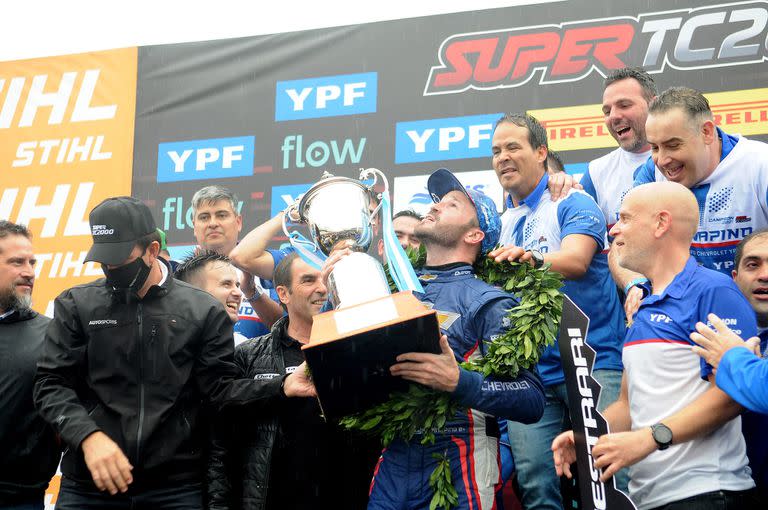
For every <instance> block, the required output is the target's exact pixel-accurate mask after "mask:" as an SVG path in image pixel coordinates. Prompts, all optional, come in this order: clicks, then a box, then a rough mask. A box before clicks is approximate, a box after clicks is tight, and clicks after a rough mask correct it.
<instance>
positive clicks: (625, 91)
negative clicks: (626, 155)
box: [603, 78, 648, 152]
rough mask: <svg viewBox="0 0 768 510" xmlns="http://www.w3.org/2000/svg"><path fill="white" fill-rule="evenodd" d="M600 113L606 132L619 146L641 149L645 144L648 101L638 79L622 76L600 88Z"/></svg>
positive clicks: (634, 150) (632, 150)
mask: <svg viewBox="0 0 768 510" xmlns="http://www.w3.org/2000/svg"><path fill="white" fill-rule="evenodd" d="M603 116H604V117H605V126H606V127H607V128H608V132H609V133H610V134H611V136H612V137H613V138H614V139H615V140H616V141H617V142H618V143H619V145H620V146H621V148H622V149H624V150H625V151H629V152H642V151H643V150H644V149H645V148H646V145H647V144H648V142H647V140H646V135H645V121H646V119H647V118H648V101H647V100H646V99H645V97H644V96H643V88H642V86H641V85H640V83H638V82H637V80H635V79H633V78H625V79H623V80H619V81H616V82H613V83H611V84H610V85H608V86H607V87H606V88H605V91H603Z"/></svg>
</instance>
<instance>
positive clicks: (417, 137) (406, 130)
mask: <svg viewBox="0 0 768 510" xmlns="http://www.w3.org/2000/svg"><path fill="white" fill-rule="evenodd" d="M501 116H502V114H501V113H491V114H487V115H469V116H466V117H450V118H444V119H430V120H417V121H412V122H398V123H397V126H396V128H395V163H397V164H402V163H415V162H423V161H443V160H448V159H467V158H488V159H489V160H490V158H491V136H492V135H493V125H494V123H495V122H496V121H497V120H499V118H501Z"/></svg>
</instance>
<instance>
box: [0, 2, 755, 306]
mask: <svg viewBox="0 0 768 510" xmlns="http://www.w3.org/2000/svg"><path fill="white" fill-rule="evenodd" d="M648 5H649V4H648V3H647V2H641V3H638V2H631V1H629V0H616V1H613V2H592V1H588V0H573V1H568V2H563V3H558V4H544V5H528V6H522V7H510V8H503V9H494V10H486V11H476V12H470V13H459V14H451V15H441V16H434V17H423V18H414V19H406V20H398V21H391V22H381V23H373V24H366V25H356V26H347V27H340V28H332V29H323V30H314V31H305V32H296V33H286V34H276V35H271V36H259V37H250V38H240V39H231V40H223V41H215V42H202V43H188V44H174V45H162V46H146V47H140V48H133V49H125V50H117V51H109V52H99V53H93V54H84V55H75V56H66V57H57V58H50V59H37V60H30V61H16V62H5V63H0V169H2V176H0V182H2V194H1V195H0V217H3V218H10V219H11V220H13V221H19V222H24V223H29V224H30V226H31V227H32V229H33V231H34V232H35V236H36V246H35V247H36V251H37V253H38V259H39V263H38V282H37V285H36V289H35V300H36V305H35V306H36V307H37V309H39V310H41V311H48V312H50V309H49V308H50V307H49V303H50V300H51V299H52V298H53V297H54V296H55V295H56V294H58V293H59V292H60V291H61V290H63V289H64V288H66V287H68V286H71V285H73V284H77V283H81V282H84V281H87V280H88V279H90V278H95V277H96V276H99V274H100V271H99V268H98V267H93V266H92V265H85V266H83V265H81V263H80V261H81V260H82V258H83V256H84V252H85V250H86V249H87V247H88V246H89V244H90V241H89V238H88V224H87V213H88V211H89V210H90V209H91V208H92V207H93V206H94V205H95V204H96V203H98V202H99V201H100V200H101V199H103V198H104V197H107V196H110V195H118V194H127V193H132V194H133V195H134V196H136V197H138V198H140V199H142V200H144V201H146V203H147V204H148V205H149V206H150V207H151V209H152V211H153V214H154V215H155V218H156V220H157V222H158V225H159V226H160V227H161V228H163V229H164V230H166V231H167V233H168V240H169V243H170V244H171V246H172V253H174V254H178V253H182V252H183V251H185V250H186V249H187V248H188V247H189V246H190V245H193V244H194V236H193V233H192V218H191V210H190V207H191V198H192V195H193V194H194V192H195V191H196V190H197V189H199V188H201V187H202V186H205V185H208V184H211V183H217V184H221V185H224V186H227V187H229V188H231V189H233V190H235V191H236V192H237V194H238V195H239V200H240V204H239V207H240V211H241V212H242V214H243V217H244V227H245V229H246V230H248V229H251V228H253V227H255V226H256V225H257V224H259V223H261V222H263V221H265V220H266V219H268V218H269V217H271V216H273V215H274V214H276V213H277V212H278V211H280V210H281V209H283V208H284V207H285V206H286V205H288V204H289V203H291V202H292V201H293V200H295V199H297V198H298V197H299V196H300V195H301V194H302V193H304V192H305V191H306V190H307V189H308V188H309V186H310V185H311V184H312V183H313V182H315V181H317V179H318V178H319V177H320V175H321V174H322V172H323V171H324V170H329V171H331V172H333V173H335V174H337V175H344V176H349V177H357V174H358V171H359V168H360V167H370V166H373V167H377V168H380V169H381V170H383V171H384V172H385V173H386V174H387V175H388V176H389V179H390V183H391V184H392V185H393V190H394V197H393V198H394V204H395V205H396V208H397V209H403V208H414V209H417V210H421V211H423V210H424V209H425V208H426V207H427V206H428V203H427V201H426V200H425V199H426V189H425V182H426V181H425V177H424V176H425V175H427V174H429V173H430V172H431V171H432V170H434V169H436V168H438V167H440V166H446V167H448V168H450V169H452V170H454V171H457V172H461V173H462V174H461V177H460V178H461V179H462V180H463V182H464V183H465V184H466V185H467V186H471V187H475V188H478V189H483V190H485V191H487V192H488V193H489V194H491V195H492V196H493V198H494V199H495V200H496V202H497V204H498V205H499V206H500V207H501V206H502V204H503V200H502V192H501V190H500V189H499V188H498V185H497V184H496V183H495V177H494V175H493V173H492V171H491V170H490V168H491V166H490V141H491V132H492V128H493V122H494V121H495V120H496V119H497V118H498V117H499V116H500V115H501V113H502V112H509V111H529V112H531V113H533V114H534V115H536V116H537V117H538V118H539V119H540V120H541V121H543V122H544V123H545V125H546V128H547V130H548V133H549V136H550V143H551V147H552V148H553V149H555V150H558V151H561V153H562V156H563V159H564V160H565V162H566V163H567V169H568V171H569V172H571V173H574V174H576V175H578V174H581V173H583V171H584V169H585V166H586V163H587V162H588V161H590V160H591V159H593V158H595V157H598V156H601V155H603V154H605V153H606V152H607V151H609V150H612V149H613V148H614V147H615V146H616V144H615V142H614V141H613V139H612V138H611V137H610V135H609V134H608V132H607V130H606V128H605V126H604V125H603V121H602V115H601V109H600V101H601V95H602V80H603V77H604V76H605V75H606V74H607V73H609V72H610V71H611V70H612V69H616V68H620V67H623V66H625V65H642V66H644V67H645V68H646V69H647V70H648V71H649V72H651V73H652V74H653V75H654V76H655V78H656V80H657V83H658V86H659V88H660V89H664V88H666V87H669V86H671V85H690V86H694V87H696V88H698V89H700V90H702V91H703V92H705V93H706V94H707V95H708V97H709V98H710V101H711V103H712V107H713V110H714V112H715V114H716V116H717V121H718V123H719V124H720V125H721V126H722V127H723V128H724V129H725V130H726V131H729V132H732V133H740V134H743V135H748V136H750V137H754V138H758V139H763V140H765V139H766V135H768V88H766V83H768V66H766V64H765V61H766V60H768V40H767V39H768V38H767V37H766V36H767V35H768V1H765V0H758V1H749V2H735V3H717V2H702V1H693V0H686V1H670V2H666V3H664V4H663V7H662V6H661V4H659V3H653V4H650V5H653V6H655V7H648ZM134 125H135V126H134ZM131 151H132V157H131ZM464 172H466V173H464ZM281 241H284V239H280V238H277V239H275V242H276V243H279V242H281Z"/></svg>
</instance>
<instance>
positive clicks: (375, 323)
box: [302, 292, 440, 420]
mask: <svg viewBox="0 0 768 510" xmlns="http://www.w3.org/2000/svg"><path fill="white" fill-rule="evenodd" d="M439 342H440V329H439V326H438V322H437V314H436V312H434V311H433V310H430V309H428V308H427V307H426V306H424V305H423V304H422V303H421V302H420V301H419V300H418V299H416V298H415V297H414V296H413V294H411V293H410V292H398V293H396V294H393V295H391V296H386V297H383V298H379V299H376V300H373V301H369V302H367V303H362V304H359V305H355V306H351V307H349V308H345V309H344V310H334V311H331V312H326V313H322V314H319V315H316V316H315V317H314V322H313V324H312V333H311V335H310V340H309V343H308V344H307V345H305V346H304V347H303V348H302V349H303V350H304V355H305V357H306V359H307V364H308V365H309V368H310V369H311V370H312V380H313V381H314V383H315V388H317V396H318V400H319V401H320V407H321V408H322V411H323V415H324V416H325V419H326V420H336V419H338V418H342V417H343V416H346V415H348V414H352V413H356V412H359V411H363V410H365V409H368V408H369V407H372V406H374V405H376V404H379V403H381V402H384V401H386V400H388V399H389V394H390V393H392V392H394V391H404V390H406V389H407V388H408V384H409V382H408V381H406V380H404V379H402V378H400V377H393V376H392V375H391V374H390V373H389V367H391V366H392V365H394V364H395V358H397V356H398V355H400V354H403V353H405V352H431V353H435V354H439V353H440V343H439Z"/></svg>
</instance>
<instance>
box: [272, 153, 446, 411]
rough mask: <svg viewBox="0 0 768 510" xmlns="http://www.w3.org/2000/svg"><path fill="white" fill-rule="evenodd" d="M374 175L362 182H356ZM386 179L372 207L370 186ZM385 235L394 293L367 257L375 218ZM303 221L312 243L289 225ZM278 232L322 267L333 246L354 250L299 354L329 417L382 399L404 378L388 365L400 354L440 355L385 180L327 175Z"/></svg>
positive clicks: (331, 282)
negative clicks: (399, 238) (397, 231)
mask: <svg viewBox="0 0 768 510" xmlns="http://www.w3.org/2000/svg"><path fill="white" fill-rule="evenodd" d="M371 177H373V178H374V182H373V184H371V185H370V186H367V185H366V184H365V183H364V182H361V180H368V179H370V178H371ZM379 179H380V180H381V181H382V182H383V183H384V191H383V193H382V194H381V195H380V200H379V204H378V205H377V206H376V208H375V209H374V210H373V211H370V206H371V204H372V200H373V197H374V191H373V187H374V185H375V184H376V182H377V181H378V180H379ZM377 214H379V215H380V216H381V219H382V221H381V222H379V224H380V225H381V229H382V238H383V239H384V248H385V255H386V258H387V265H388V268H389V272H390V276H391V277H392V280H393V281H394V282H395V285H396V286H397V288H398V289H399V292H397V293H395V294H391V292H390V288H389V284H388V283H387V277H386V275H385V274H384V270H383V268H382V265H381V263H380V262H379V261H378V260H376V259H375V258H373V257H372V256H370V255H368V254H367V253H366V252H367V251H368V249H369V248H370V246H371V244H372V241H373V236H374V228H373V225H374V223H375V220H374V218H376V215H377ZM289 221H290V222H291V223H293V224H302V225H306V226H307V228H308V229H309V234H310V237H311V239H312V241H310V240H308V239H306V238H305V237H303V236H302V235H301V234H299V233H298V232H296V231H289V227H288V222H289ZM283 231H284V232H285V234H286V235H287V236H288V238H289V240H290V242H291V244H292V245H293V246H294V248H295V249H296V251H297V252H298V253H299V255H300V256H301V257H302V258H303V259H304V260H305V261H306V262H308V263H309V264H311V265H313V266H315V267H317V268H319V267H320V266H322V263H323V261H324V260H325V258H326V257H327V256H328V255H329V254H330V253H331V252H332V251H333V250H335V249H339V248H351V249H352V250H353V253H352V254H350V255H348V256H346V257H344V258H342V259H341V260H339V261H338V262H337V263H336V265H335V266H334V268H333V271H332V272H331V274H330V275H329V277H328V294H329V300H330V303H331V305H332V306H333V310H332V311H329V312H325V313H321V314H319V315H316V316H315V318H314V323H313V326H312V333H311V335H310V341H309V343H308V344H307V345H305V346H304V348H303V349H304V354H305V356H306V358H307V363H308V365H309V367H310V370H311V371H312V378H313V380H314V382H315V387H316V388H317V394H318V398H319V400H320V405H321V407H322V409H323V414H324V415H325V417H326V418H339V417H342V416H344V415H346V414H349V413H352V412H356V411H360V410H362V409H365V408H367V407H370V406H372V405H374V404H377V403H379V402H383V401H385V400H386V399H387V398H388V397H389V394H390V393H391V392H392V391H398V390H405V389H406V388H407V383H406V382H405V381H404V380H402V379H400V378H395V377H392V376H391V375H390V373H389V367H390V366H391V365H392V364H394V362H395V358H396V357H397V356H398V355H399V354H402V353H404V352H414V351H416V352H433V353H439V352H440V347H439V329H438V323H437V316H436V313H435V312H434V311H432V310H429V309H428V308H427V307H426V306H424V305H423V304H422V303H421V302H420V301H419V300H418V299H416V297H415V296H413V294H412V292H411V291H422V288H421V285H420V284H419V282H418V279H417V278H416V275H415V273H414V272H413V268H412V267H411V265H410V262H409V261H408V257H407V256H406V255H405V252H404V251H403V249H402V247H401V246H400V244H399V242H398V241H397V237H396V236H395V233H394V229H393V228H392V211H391V208H390V206H389V183H388V181H387V178H386V177H385V176H384V174H383V173H382V172H381V171H379V170H377V169H375V168H367V169H361V171H360V180H356V179H351V178H348V177H337V176H333V175H331V174H329V173H328V172H326V173H324V174H323V176H322V178H321V179H320V181H319V182H317V183H316V184H315V185H314V186H312V187H311V188H310V189H309V191H307V192H306V193H305V194H304V196H303V197H302V198H301V200H300V201H299V202H298V203H294V204H293V205H291V206H289V207H288V209H286V214H285V215H284V216H283Z"/></svg>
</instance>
